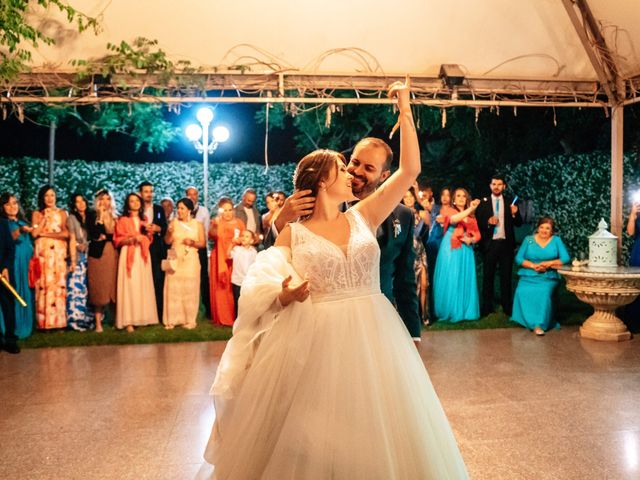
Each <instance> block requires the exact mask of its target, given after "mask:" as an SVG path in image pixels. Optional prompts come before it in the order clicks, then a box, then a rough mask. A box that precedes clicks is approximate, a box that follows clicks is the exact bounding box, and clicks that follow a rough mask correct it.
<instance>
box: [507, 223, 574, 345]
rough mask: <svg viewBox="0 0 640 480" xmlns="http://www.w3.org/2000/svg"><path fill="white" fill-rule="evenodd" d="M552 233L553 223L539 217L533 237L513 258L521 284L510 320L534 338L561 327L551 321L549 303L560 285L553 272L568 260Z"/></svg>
mask: <svg viewBox="0 0 640 480" xmlns="http://www.w3.org/2000/svg"><path fill="white" fill-rule="evenodd" d="M554 233H555V222H554V221H553V219H552V218H551V217H542V218H541V219H540V220H538V226H537V230H536V232H535V234H534V235H529V236H527V237H526V238H525V239H524V241H523V242H522V245H521V246H520V249H519V250H518V254H517V255H516V265H518V266H519V267H520V269H519V270H518V276H519V277H520V280H519V281H518V286H517V288H516V294H515V298H514V301H513V315H512V317H511V319H512V320H514V321H515V322H517V323H519V324H520V325H522V326H523V327H526V328H528V329H529V330H533V332H534V333H535V334H536V335H544V332H546V331H547V330H549V329H551V328H554V327H555V328H558V327H560V325H559V324H558V322H557V321H555V320H554V316H553V302H552V296H553V291H554V290H555V288H556V287H557V286H558V283H559V282H560V275H559V274H558V272H557V271H556V269H557V268H558V267H561V266H562V265H564V264H565V263H568V262H569V260H571V258H570V257H569V252H567V249H566V247H565V246H564V243H562V240H561V239H560V237H558V236H557V235H554Z"/></svg>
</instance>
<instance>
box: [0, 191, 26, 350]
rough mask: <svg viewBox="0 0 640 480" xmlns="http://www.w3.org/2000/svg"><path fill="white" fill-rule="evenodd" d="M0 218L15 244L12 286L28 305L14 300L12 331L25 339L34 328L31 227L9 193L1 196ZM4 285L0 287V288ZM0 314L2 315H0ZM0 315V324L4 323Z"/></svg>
mask: <svg viewBox="0 0 640 480" xmlns="http://www.w3.org/2000/svg"><path fill="white" fill-rule="evenodd" d="M0 218H5V219H7V221H8V224H9V230H10V231H11V237H12V238H13V241H14V243H15V259H14V263H13V271H12V272H9V278H10V279H11V284H12V285H13V286H14V288H15V289H16V291H17V292H18V295H20V296H21V297H22V298H23V300H24V301H25V302H27V306H26V307H23V306H22V305H19V304H18V301H17V300H16V301H15V303H16V305H15V310H14V311H15V334H16V336H17V337H18V338H27V337H28V336H29V335H31V332H32V331H33V320H34V318H35V309H34V301H33V290H32V289H31V288H30V287H29V260H31V257H32V256H33V243H32V241H31V235H30V233H31V227H30V226H29V223H28V222H27V220H26V218H25V216H24V212H23V211H22V207H21V206H20V202H18V198H17V197H16V196H15V195H12V194H11V193H3V194H2V195H0ZM1 288H4V287H2V286H0V289H1ZM0 317H1V315H0ZM1 320H2V318H0V326H2V325H4V324H3V322H2V321H1Z"/></svg>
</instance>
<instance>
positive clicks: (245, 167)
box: [0, 152, 640, 258]
mask: <svg viewBox="0 0 640 480" xmlns="http://www.w3.org/2000/svg"><path fill="white" fill-rule="evenodd" d="M637 162H638V159H637V157H636V156H626V157H625V159H624V195H625V199H624V200H625V220H626V215H627V212H628V211H629V207H630V200H631V198H630V195H631V192H632V191H634V190H635V189H637V188H640V169H639V168H638V167H637ZM294 167H295V165H293V164H287V165H277V166H273V167H270V168H269V170H268V171H266V172H265V168H264V166H262V165H256V164H240V163H227V164H224V163H219V164H218V163H216V164H212V165H210V166H209V203H210V205H209V207H211V204H213V203H214V202H216V201H217V199H218V198H219V197H220V196H222V195H228V196H230V197H231V198H233V199H234V201H236V202H237V201H238V200H239V199H240V195H241V194H242V191H243V190H244V189H245V188H246V187H248V186H251V187H253V188H255V189H256V190H257V191H258V204H259V207H260V208H262V207H264V199H263V198H262V197H263V196H264V194H265V193H266V192H268V191H270V190H284V191H285V192H290V191H291V190H292V184H291V178H292V175H293V169H294ZM55 173H56V176H55V183H56V187H57V190H58V198H59V199H60V201H59V205H60V206H66V202H67V199H68V198H69V196H70V194H71V193H72V192H74V191H78V192H80V193H84V194H86V195H90V194H91V193H92V192H95V191H96V190H98V189H100V188H108V189H109V190H111V191H113V192H114V194H115V197H116V201H117V202H118V205H120V206H121V205H122V201H123V199H124V197H125V195H126V194H127V193H128V192H130V191H135V190H136V187H137V185H138V184H139V183H140V182H141V181H143V180H149V181H150V182H152V183H153V184H154V185H155V190H156V200H158V201H159V200H160V199H161V198H162V197H165V196H168V197H171V198H173V199H174V200H177V199H178V198H180V197H182V196H183V194H184V189H185V187H186V186H188V185H195V186H196V187H198V188H199V189H200V191H202V165H201V164H200V163H198V162H165V163H141V164H135V163H125V162H87V161H83V160H62V161H56V164H55ZM506 174H507V177H508V181H509V185H510V188H511V189H512V190H513V191H514V192H515V193H516V194H517V195H518V196H519V197H520V198H521V199H523V200H524V199H530V200H532V201H533V205H534V210H535V216H536V217H539V216H540V215H543V214H547V215H551V216H552V217H553V218H554V219H555V220H556V222H557V225H558V229H559V234H560V236H561V237H562V239H563V240H564V242H565V243H566V245H567V247H568V248H569V250H570V252H571V254H572V255H574V256H578V255H579V254H580V253H582V254H584V255H588V240H587V237H588V236H589V235H591V234H592V233H593V232H594V231H595V230H596V226H597V224H598V221H599V220H600V218H604V219H605V220H606V221H607V222H608V221H609V217H610V206H609V202H610V181H611V180H610V175H611V160H610V156H609V153H608V152H593V153H589V154H580V155H559V156H551V157H546V158H542V159H538V160H532V161H529V162H527V163H523V164H520V165H517V166H514V167H511V168H509V169H508V170H507V171H506ZM46 182H47V162H46V160H43V159H37V158H26V157H25V158H17V159H16V158H5V159H0V190H2V191H4V190H11V191H14V192H17V193H18V194H19V195H20V198H21V199H22V201H23V204H24V205H25V208H27V209H32V208H34V207H35V204H36V195H37V191H38V188H39V187H40V186H41V185H43V184H44V183H46ZM623 240H624V242H623V256H624V257H625V258H626V255H627V252H628V249H629V247H630V244H631V239H630V238H628V237H627V236H626V234H625V238H624V239H623Z"/></svg>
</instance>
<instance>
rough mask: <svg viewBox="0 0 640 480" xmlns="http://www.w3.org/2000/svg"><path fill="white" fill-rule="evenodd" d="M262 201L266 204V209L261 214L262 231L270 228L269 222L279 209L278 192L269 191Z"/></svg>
mask: <svg viewBox="0 0 640 480" xmlns="http://www.w3.org/2000/svg"><path fill="white" fill-rule="evenodd" d="M264 203H265V205H266V206H267V211H266V212H265V213H263V214H262V231H263V232H266V231H267V230H268V229H269V228H271V222H272V221H273V220H274V219H275V215H276V214H277V212H278V211H279V210H280V206H279V205H278V194H277V193H276V192H269V193H267V194H266V195H265V197H264Z"/></svg>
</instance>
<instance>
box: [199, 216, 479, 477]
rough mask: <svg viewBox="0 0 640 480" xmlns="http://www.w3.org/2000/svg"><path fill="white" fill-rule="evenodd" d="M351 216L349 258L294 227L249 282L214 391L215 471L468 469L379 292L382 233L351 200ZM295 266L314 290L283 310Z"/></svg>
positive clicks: (322, 473) (348, 473)
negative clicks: (280, 300)
mask: <svg viewBox="0 0 640 480" xmlns="http://www.w3.org/2000/svg"><path fill="white" fill-rule="evenodd" d="M346 215H347V217H348V219H349V223H350V226H351V239H350V245H349V247H348V249H347V254H346V255H345V254H344V253H342V252H341V251H340V249H339V248H338V247H336V246H335V245H333V244H331V245H330V242H328V241H327V240H325V239H323V238H322V237H318V236H317V235H315V234H313V233H312V232H310V231H309V230H307V229H306V228H305V227H304V226H302V225H299V224H298V225H294V226H293V228H292V249H291V255H292V258H291V262H289V261H288V260H289V259H288V258H287V256H288V255H289V252H287V251H286V250H284V249H278V248H271V249H269V250H267V251H266V252H262V253H260V254H259V255H258V259H257V261H256V263H255V264H254V267H253V268H252V270H251V272H250V275H249V276H248V277H247V279H248V281H245V284H243V292H242V295H241V297H240V298H241V300H240V302H241V303H240V308H241V312H240V316H239V319H238V322H237V323H236V327H234V338H233V339H232V340H231V341H230V342H229V345H228V347H227V350H225V354H224V355H223V358H222V359H221V364H220V366H219V371H218V372H217V376H216V381H215V383H214V386H213V389H212V390H213V394H214V398H215V405H216V414H217V419H216V424H215V426H214V431H213V433H212V437H211V440H210V443H209V445H208V447H207V452H206V454H205V457H206V458H207V460H208V461H210V463H212V464H214V465H215V472H214V478H215V479H217V480H231V479H234V480H236V479H237V480H257V479H269V480H271V479H272V480H289V479H290V480H293V479H295V480H316V479H317V480H329V479H334V480H358V479H362V480H376V479H379V480H393V479H398V480H399V479H403V480H414V479H415V480H424V479H433V480H444V479H464V478H467V472H466V469H465V466H464V463H463V460H462V457H461V455H460V452H459V449H458V446H457V444H456V441H455V438H454V436H453V433H452V431H451V428H450V426H449V423H448V421H447V418H446V416H445V414H444V411H443V410H442V407H441V405H440V402H439V400H438V397H437V395H436V393H435V391H434V389H433V386H432V385H431V382H430V380H429V376H428V374H427V372H426V369H425V367H424V364H423V363H422V360H421V359H420V356H419V354H418V352H417V350H416V348H415V346H414V345H413V342H412V340H411V337H410V336H409V333H408V332H407V331H406V328H405V326H404V324H403V323H402V320H401V319H400V317H399V316H398V314H397V312H396V311H395V309H394V307H393V306H392V305H391V303H390V302H389V301H388V300H387V298H386V297H385V296H384V295H383V294H381V293H380V290H379V278H378V277H377V276H376V274H377V265H378V264H379V250H378V249H377V243H376V241H375V237H374V236H373V234H372V233H371V231H370V230H369V228H368V226H367V225H366V223H365V222H364V220H363V218H362V217H361V216H360V215H359V213H357V212H355V211H354V209H351V210H349V211H348V212H347V214H346ZM314 237H315V238H314ZM332 245H333V247H334V249H332V248H331V246H332ZM288 274H291V275H292V276H294V280H297V281H301V275H304V274H306V275H307V277H308V278H309V279H310V283H311V286H312V287H311V289H312V294H311V298H310V299H308V300H307V301H305V302H304V303H293V304H291V305H289V306H288V307H286V308H284V309H282V310H279V309H278V308H277V307H276V306H275V304H274V303H273V300H274V299H275V296H276V295H277V294H278V293H279V291H280V288H281V286H280V283H281V282H282V278H284V277H286V276H287V275H288ZM278 282H280V283H278ZM236 328H237V329H236Z"/></svg>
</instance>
